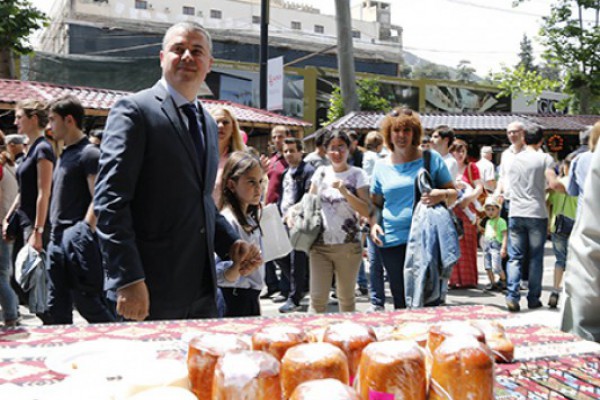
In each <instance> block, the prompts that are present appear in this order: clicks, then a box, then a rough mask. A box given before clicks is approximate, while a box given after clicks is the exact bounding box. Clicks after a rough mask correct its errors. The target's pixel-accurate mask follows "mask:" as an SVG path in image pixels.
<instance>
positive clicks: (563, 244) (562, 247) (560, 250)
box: [552, 233, 569, 270]
mask: <svg viewBox="0 0 600 400" xmlns="http://www.w3.org/2000/svg"><path fill="white" fill-rule="evenodd" d="M568 247H569V237H568V236H565V235H562V234H560V233H553V234H552V249H553V250H554V255H555V256H556V263H555V264H554V268H561V269H562V270H564V269H565V267H566V266H567V249H568Z"/></svg>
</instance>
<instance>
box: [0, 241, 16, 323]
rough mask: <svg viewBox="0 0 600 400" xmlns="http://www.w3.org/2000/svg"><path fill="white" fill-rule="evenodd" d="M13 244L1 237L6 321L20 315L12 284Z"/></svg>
mask: <svg viewBox="0 0 600 400" xmlns="http://www.w3.org/2000/svg"><path fill="white" fill-rule="evenodd" d="M11 250H12V244H10V243H6V242H5V241H4V239H2V237H0V306H2V314H3V317H4V321H13V320H15V319H17V317H18V309H17V308H18V304H17V303H18V299H17V295H16V293H15V291H14V290H13V289H12V287H11V286H10V277H11V274H12V261H11V260H12V257H11V253H12V252H11Z"/></svg>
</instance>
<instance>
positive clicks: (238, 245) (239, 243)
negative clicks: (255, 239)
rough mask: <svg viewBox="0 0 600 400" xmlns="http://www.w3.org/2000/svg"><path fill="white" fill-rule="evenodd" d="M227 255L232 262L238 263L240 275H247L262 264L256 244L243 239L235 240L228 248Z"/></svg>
mask: <svg viewBox="0 0 600 400" xmlns="http://www.w3.org/2000/svg"><path fill="white" fill-rule="evenodd" d="M229 256H230V258H231V261H233V262H234V264H239V265H240V275H242V276H247V275H248V274H250V273H251V272H252V271H254V270H255V269H256V268H258V267H259V266H261V265H262V264H263V259H262V256H261V254H260V249H259V248H258V246H256V245H253V244H250V243H248V242H246V241H244V240H236V241H235V242H234V243H233V244H232V245H231V248H230V249H229Z"/></svg>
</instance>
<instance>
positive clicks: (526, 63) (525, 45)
mask: <svg viewBox="0 0 600 400" xmlns="http://www.w3.org/2000/svg"><path fill="white" fill-rule="evenodd" d="M520 47H521V50H520V51H519V63H518V64H517V65H516V66H517V68H518V67H520V66H523V67H524V68H525V69H526V70H530V71H535V70H537V67H536V66H535V64H534V57H533V46H532V45H531V40H530V39H529V38H528V37H527V35H523V39H522V40H521V43H520Z"/></svg>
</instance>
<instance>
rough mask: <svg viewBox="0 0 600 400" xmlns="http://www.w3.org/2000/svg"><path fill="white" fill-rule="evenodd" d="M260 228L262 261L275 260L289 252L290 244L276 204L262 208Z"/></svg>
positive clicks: (290, 249)
mask: <svg viewBox="0 0 600 400" xmlns="http://www.w3.org/2000/svg"><path fill="white" fill-rule="evenodd" d="M260 229H261V230H262V234H263V237H262V257H263V260H264V262H269V261H273V260H277V259H278V258H282V257H285V256H287V255H288V254H290V252H291V251H292V245H291V243H290V238H289V236H288V233H287V231H286V229H285V226H284V225H283V221H282V220H281V215H279V210H278V209H277V205H275V204H269V205H268V206H265V207H264V208H263V209H262V216H261V218H260Z"/></svg>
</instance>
